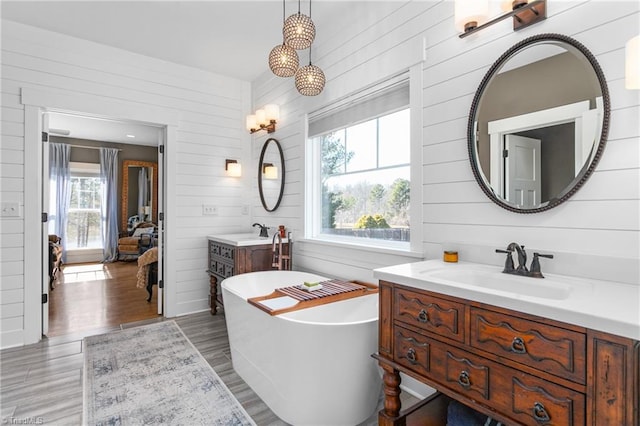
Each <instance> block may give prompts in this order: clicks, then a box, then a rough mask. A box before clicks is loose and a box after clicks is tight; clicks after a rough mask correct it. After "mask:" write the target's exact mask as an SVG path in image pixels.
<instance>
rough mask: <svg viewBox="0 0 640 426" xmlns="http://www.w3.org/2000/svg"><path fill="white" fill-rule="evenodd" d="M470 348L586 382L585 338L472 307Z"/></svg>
mask: <svg viewBox="0 0 640 426" xmlns="http://www.w3.org/2000/svg"><path fill="white" fill-rule="evenodd" d="M470 318H471V327H470V337H471V346H473V347H476V348H479V349H482V350H485V351H487V352H489V353H492V354H496V355H498V356H500V357H504V358H508V359H510V360H513V361H516V362H519V363H521V364H525V365H527V366H530V367H533V368H536V369H538V370H540V371H545V372H547V373H551V374H554V375H556V376H558V377H562V378H566V379H569V380H571V381H573V382H576V383H580V384H585V383H586V364H585V358H586V335H585V334H582V333H577V332H574V331H571V330H566V329H563V328H559V327H554V326H551V325H547V324H542V323H538V322H535V321H530V320H526V319H523V318H518V317H514V316H510V315H505V314H501V313H497V312H493V311H489V310H486V309H479V308H475V307H472V308H471V315H470Z"/></svg>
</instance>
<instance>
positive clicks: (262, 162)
mask: <svg viewBox="0 0 640 426" xmlns="http://www.w3.org/2000/svg"><path fill="white" fill-rule="evenodd" d="M270 143H274V144H275V145H276V147H277V148H278V154H280V165H281V166H282V173H281V175H280V192H279V194H278V200H277V201H276V203H275V205H273V206H272V207H270V206H268V205H267V201H266V200H265V198H264V192H263V189H262V167H263V165H264V156H265V153H266V152H267V148H268V147H269V144H270ZM284 179H285V166H284V153H283V152H282V147H281V146H280V142H278V141H277V140H276V139H274V138H269V139H267V140H266V141H265V142H264V145H263V146H262V152H260V161H259V162H258V192H259V193H260V201H261V202H262V207H264V209H265V210H266V211H268V212H272V211H275V209H277V208H278V206H279V205H280V202H281V201H282V196H283V195H284Z"/></svg>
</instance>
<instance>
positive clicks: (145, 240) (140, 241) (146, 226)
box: [118, 222, 156, 260]
mask: <svg viewBox="0 0 640 426" xmlns="http://www.w3.org/2000/svg"><path fill="white" fill-rule="evenodd" d="M155 229H156V226H155V224H154V223H153V222H140V223H139V224H138V225H137V226H136V227H135V228H134V229H133V231H132V232H131V234H129V233H125V234H124V236H121V237H120V238H118V260H136V259H137V258H138V256H140V255H141V254H142V253H144V252H145V251H147V250H149V249H150V248H151V247H153V246H154V245H155Z"/></svg>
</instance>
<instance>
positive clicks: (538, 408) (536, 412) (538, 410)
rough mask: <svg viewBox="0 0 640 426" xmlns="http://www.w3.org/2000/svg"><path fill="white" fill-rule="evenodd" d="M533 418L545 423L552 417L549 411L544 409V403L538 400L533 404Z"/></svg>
mask: <svg viewBox="0 0 640 426" xmlns="http://www.w3.org/2000/svg"><path fill="white" fill-rule="evenodd" d="M533 418H534V419H535V420H536V422H538V423H545V422H548V421H549V420H551V417H549V413H547V410H545V409H544V405H542V404H541V403H540V402H536V403H535V404H533Z"/></svg>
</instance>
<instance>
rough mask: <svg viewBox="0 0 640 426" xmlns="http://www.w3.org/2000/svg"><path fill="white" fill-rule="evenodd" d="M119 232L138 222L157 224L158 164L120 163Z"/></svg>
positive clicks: (132, 161)
mask: <svg viewBox="0 0 640 426" xmlns="http://www.w3.org/2000/svg"><path fill="white" fill-rule="evenodd" d="M120 207H121V218H120V220H121V230H125V229H126V230H127V231H131V230H132V227H133V226H134V225H135V224H136V223H138V222H145V221H151V222H154V223H157V220H158V219H157V215H158V164H157V163H153V162H149V161H136V160H125V161H123V163H122V196H121V206H120Z"/></svg>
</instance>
